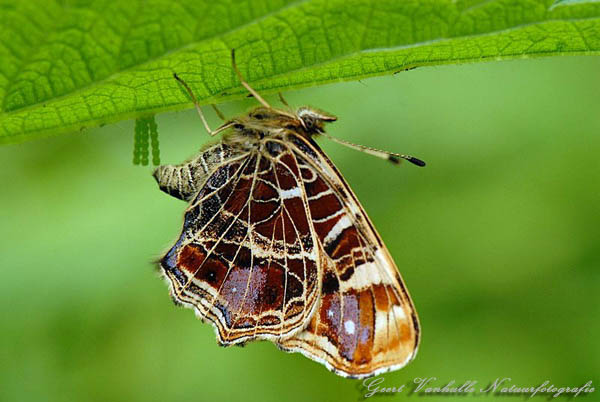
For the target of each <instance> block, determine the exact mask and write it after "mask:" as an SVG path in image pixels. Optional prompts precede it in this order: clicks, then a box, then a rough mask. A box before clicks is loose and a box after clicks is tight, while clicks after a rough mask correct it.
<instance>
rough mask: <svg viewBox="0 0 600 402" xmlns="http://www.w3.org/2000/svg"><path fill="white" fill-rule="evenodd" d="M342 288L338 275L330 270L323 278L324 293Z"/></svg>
mask: <svg viewBox="0 0 600 402" xmlns="http://www.w3.org/2000/svg"><path fill="white" fill-rule="evenodd" d="M339 288H340V283H339V281H338V278H337V276H335V274H333V273H332V272H328V273H327V274H325V278H323V293H324V294H330V293H333V292H337V291H338V289H339Z"/></svg>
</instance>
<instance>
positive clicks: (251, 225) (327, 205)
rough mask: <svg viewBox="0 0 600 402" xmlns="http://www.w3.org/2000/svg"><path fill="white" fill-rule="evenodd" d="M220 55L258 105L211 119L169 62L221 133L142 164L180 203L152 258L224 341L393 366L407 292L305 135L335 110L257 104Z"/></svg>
mask: <svg viewBox="0 0 600 402" xmlns="http://www.w3.org/2000/svg"><path fill="white" fill-rule="evenodd" d="M232 64H233V69H234V70H235V72H236V74H237V76H238V78H239V79H240V82H241V83H242V85H243V86H244V87H245V88H246V89H248V91H249V92H250V93H251V94H252V95H253V96H254V98H255V99H257V100H258V101H259V102H260V103H261V104H262V105H261V106H260V107H257V108H255V109H254V110H252V111H250V112H249V113H248V114H246V115H243V116H240V117H237V118H233V119H231V120H227V121H226V122H225V123H224V124H223V125H222V126H220V127H219V128H217V129H216V130H214V131H213V130H211V129H210V127H209V126H208V124H207V122H206V119H205V117H204V114H203V113H202V110H201V109H200V106H199V103H198V101H197V99H196V97H195V96H194V93H193V91H192V90H191V89H190V87H189V86H188V85H187V84H186V83H185V81H183V80H182V79H181V78H179V77H178V76H177V75H176V74H174V77H175V78H176V79H177V80H178V81H179V82H180V84H181V85H183V87H184V88H185V90H186V91H187V93H188V94H189V96H190V97H191V99H192V100H193V101H194V104H195V106H196V109H197V110H198V112H199V114H200V117H201V119H202V123H203V124H204V126H205V128H206V130H207V131H208V132H209V133H210V134H211V135H216V134H218V133H221V132H223V135H222V137H221V140H220V141H219V142H217V143H216V144H212V145H209V146H208V147H205V148H204V149H202V150H201V151H200V153H199V154H198V155H196V156H195V157H193V158H192V159H190V160H188V161H187V162H185V163H182V164H180V165H164V166H160V167H158V168H157V169H156V170H155V171H154V177H155V179H156V181H157V182H158V184H159V187H160V189H161V190H162V191H164V192H166V193H167V194H169V195H171V196H173V197H175V198H178V199H181V200H183V201H186V202H187V203H189V205H188V207H187V210H186V211H185V217H184V223H183V230H182V232H181V235H180V236H179V238H178V239H177V241H176V243H175V244H174V245H173V247H171V248H170V249H169V251H168V252H167V253H166V254H165V255H164V257H163V258H162V259H161V260H160V268H161V272H162V274H163V275H164V277H165V278H166V280H167V282H168V284H169V287H170V293H171V296H172V298H173V300H174V301H175V302H176V303H177V304H181V305H183V306H186V307H189V308H192V309H194V311H195V312H196V314H197V316H198V317H199V318H200V319H202V320H203V321H206V322H209V323H211V324H212V325H213V326H214V328H215V332H216V336H217V341H218V342H219V344H221V345H224V346H229V345H236V344H244V343H246V342H249V341H254V340H269V341H272V342H273V343H275V344H276V345H277V346H278V347H279V348H280V349H282V350H284V351H287V352H300V353H302V354H303V355H305V356H307V357H308V358H310V359H313V360H315V361H317V362H320V363H322V364H324V365H325V366H326V367H327V368H328V369H330V370H331V371H333V372H335V373H336V374H338V375H341V376H344V377H351V378H365V377H369V376H373V375H376V374H379V373H383V372H386V371H390V370H396V369H399V368H401V367H403V366H405V365H406V364H407V363H408V362H409V361H411V360H412V359H413V358H414V357H415V354H416V353H417V348H418V344H419V336H420V330H419V321H418V318H417V314H416V311H415V308H414V305H413V302H412V300H411V298H410V296H409V294H408V292H407V290H406V287H405V285H404V282H403V280H402V278H401V276H400V274H399V272H398V269H397V267H396V265H395V264H394V261H393V259H392V257H391V256H390V253H389V252H388V250H387V249H386V247H385V245H384V244H383V242H382V240H381V238H380V236H379V235H378V234H377V232H376V230H375V228H374V226H373V224H372V223H371V221H370V220H369V218H368V217H367V215H366V213H365V211H364V209H363V208H362V206H361V205H360V203H359V202H358V200H357V198H356V196H355V195H354V193H353V192H352V190H351V189H350V187H349V186H348V184H347V183H346V181H345V180H344V179H343V177H342V175H341V174H340V172H339V171H338V170H337V168H336V167H335V166H334V165H333V163H332V162H331V161H330V160H329V158H328V157H327V155H325V153H324V152H323V151H322V150H321V148H320V147H319V146H318V144H317V143H316V142H315V140H314V138H315V137H316V136H317V135H327V134H326V133H325V130H324V127H325V124H327V123H330V122H333V121H335V120H336V117H335V116H332V115H330V114H327V113H325V112H322V111H319V110H317V109H314V108H309V107H301V108H299V109H297V110H296V111H295V112H294V111H292V110H291V108H290V110H289V111H288V110H279V109H275V108H273V107H271V106H270V105H269V104H268V103H267V102H266V101H265V100H264V99H263V98H262V97H261V96H260V95H259V94H258V93H257V92H256V91H255V90H254V89H252V87H250V85H249V84H248V83H247V82H246V81H245V80H244V79H243V77H242V74H241V73H240V71H239V69H238V68H237V66H236V63H235V53H234V52H233V51H232ZM280 99H281V101H282V102H283V103H284V104H285V105H286V106H287V107H288V108H289V105H288V104H287V102H285V100H284V99H283V97H282V96H280ZM215 109H216V108H215ZM216 110H217V109H216ZM217 112H218V110H217ZM218 113H219V115H221V114H220V112H218ZM329 137H330V136H329ZM330 138H331V139H333V140H334V141H337V142H340V143H342V144H344V145H348V146H351V147H353V148H358V149H360V150H362V151H365V152H367V153H371V154H373V155H376V156H380V157H385V158H387V159H388V160H390V161H392V162H395V163H398V162H399V161H400V159H405V160H408V161H410V162H412V163H414V164H416V165H419V166H424V162H422V161H420V160H419V159H417V158H414V157H411V156H407V155H399V154H392V153H387V152H384V151H379V150H376V149H372V148H367V147H364V146H360V145H355V144H351V143H347V142H345V141H342V140H338V139H335V138H334V137H330Z"/></svg>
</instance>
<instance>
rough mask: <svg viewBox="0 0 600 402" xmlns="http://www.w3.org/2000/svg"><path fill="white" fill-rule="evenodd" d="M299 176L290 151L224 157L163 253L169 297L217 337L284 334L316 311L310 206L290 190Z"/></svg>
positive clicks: (295, 188)
mask: <svg viewBox="0 0 600 402" xmlns="http://www.w3.org/2000/svg"><path fill="white" fill-rule="evenodd" d="M300 182H301V179H300V172H299V168H298V166H297V165H296V163H295V160H294V158H293V157H292V155H291V154H288V155H287V157H285V156H284V157H281V158H279V159H278V160H277V161H275V160H274V159H272V158H268V157H265V156H263V155H261V154H260V153H259V152H249V153H247V154H246V155H245V156H243V157H238V158H237V159H233V160H229V161H224V162H223V163H222V164H221V165H220V166H218V167H217V168H216V169H215V170H214V171H213V173H212V174H210V175H209V176H208V178H207V179H206V180H205V182H204V183H203V184H202V187H201V188H200V190H199V192H198V193H197V195H196V196H195V198H194V199H193V201H192V202H191V204H190V206H189V207H188V209H187V211H186V213H185V222H184V225H183V231H182V233H181V236H180V238H179V240H178V241H177V243H176V244H175V245H174V246H173V247H172V248H171V250H169V252H168V253H167V254H166V255H165V256H164V258H163V259H162V260H161V267H162V269H163V272H164V274H165V276H166V278H167V279H168V281H169V283H170V285H171V294H172V296H173V298H174V300H175V301H177V302H179V303H182V304H184V305H186V306H188V307H191V308H194V309H195V311H196V313H197V315H198V316H199V317H200V318H202V319H204V320H208V321H210V322H212V323H213V324H214V326H215V328H216V331H217V336H218V341H219V342H220V343H221V344H225V345H228V344H235V343H240V342H244V341H247V340H253V339H278V338H279V337H281V336H289V335H291V334H293V333H295V332H297V331H298V330H300V329H302V328H303V327H304V326H305V325H306V323H307V321H308V320H309V318H310V316H311V315H312V314H313V312H314V309H315V307H316V305H317V302H316V301H317V297H318V288H319V283H318V278H319V277H320V273H319V269H320V268H319V266H318V264H317V256H318V253H317V249H316V247H315V243H316V239H314V238H313V236H314V233H313V232H312V231H311V229H310V226H309V223H308V217H307V214H306V211H307V207H308V206H307V205H306V204H305V200H304V199H303V198H296V197H292V196H293V195H294V194H295V193H296V192H297V191H299V188H300V186H301V184H300ZM292 216H293V219H292Z"/></svg>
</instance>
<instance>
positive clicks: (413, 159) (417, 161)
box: [408, 156, 427, 167]
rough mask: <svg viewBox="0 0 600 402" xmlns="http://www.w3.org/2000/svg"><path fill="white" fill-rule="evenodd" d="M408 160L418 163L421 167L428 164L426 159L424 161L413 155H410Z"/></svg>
mask: <svg viewBox="0 0 600 402" xmlns="http://www.w3.org/2000/svg"><path fill="white" fill-rule="evenodd" d="M408 161H409V162H410V163H413V164H415V165H417V166H420V167H424V166H425V165H427V164H426V163H425V162H424V161H422V160H421V159H419V158H415V157H414V156H411V157H409V158H408Z"/></svg>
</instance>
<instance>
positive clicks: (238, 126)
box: [233, 123, 244, 131]
mask: <svg viewBox="0 0 600 402" xmlns="http://www.w3.org/2000/svg"><path fill="white" fill-rule="evenodd" d="M233 128H234V129H235V130H240V131H241V130H243V129H244V125H243V124H240V123H235V124H234V125H233Z"/></svg>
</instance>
